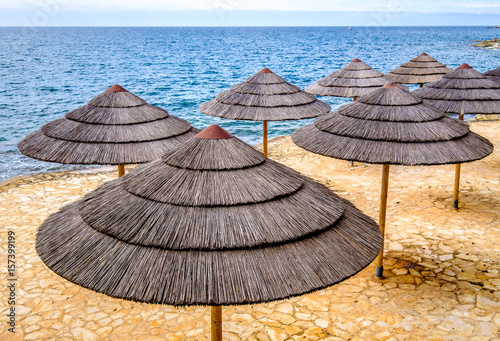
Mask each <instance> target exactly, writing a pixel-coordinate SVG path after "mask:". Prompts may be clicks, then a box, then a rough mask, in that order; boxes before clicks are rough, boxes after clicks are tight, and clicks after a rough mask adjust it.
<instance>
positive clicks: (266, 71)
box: [259, 67, 273, 73]
mask: <svg viewBox="0 0 500 341" xmlns="http://www.w3.org/2000/svg"><path fill="white" fill-rule="evenodd" d="M259 73H273V72H272V71H271V70H269V69H268V68H267V67H265V68H263V69H262V70H260V71H259Z"/></svg>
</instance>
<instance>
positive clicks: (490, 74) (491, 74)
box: [484, 66, 500, 83]
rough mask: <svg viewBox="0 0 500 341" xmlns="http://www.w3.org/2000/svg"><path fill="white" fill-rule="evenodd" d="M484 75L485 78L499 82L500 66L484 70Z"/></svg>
mask: <svg viewBox="0 0 500 341" xmlns="http://www.w3.org/2000/svg"><path fill="white" fill-rule="evenodd" d="M484 75H485V76H486V78H488V79H491V80H492V81H495V82H497V83H498V82H500V66H499V67H497V68H496V69H493V70H490V71H486V72H485V73H484Z"/></svg>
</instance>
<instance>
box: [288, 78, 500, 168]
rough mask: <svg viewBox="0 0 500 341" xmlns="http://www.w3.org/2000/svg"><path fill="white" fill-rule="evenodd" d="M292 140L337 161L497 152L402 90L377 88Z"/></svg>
mask: <svg viewBox="0 0 500 341" xmlns="http://www.w3.org/2000/svg"><path fill="white" fill-rule="evenodd" d="M413 116H415V117H413ZM292 140H293V142H294V143H296V144H297V145H299V146H300V147H302V148H304V149H307V150H309V151H312V152H314V153H317V154H321V155H326V156H330V157H335V158H338V159H344V160H354V161H360V162H368V163H378V164H397V165H409V166H416V165H439V164H448V163H462V162H470V161H474V160H478V159H481V158H483V157H485V156H487V155H489V154H490V153H491V152H492V151H493V145H492V144H491V143H490V142H489V141H488V140H486V139H484V138H482V137H480V136H478V135H476V134H474V133H472V132H470V131H469V127H468V125H467V124H466V123H463V122H461V121H458V120H456V119H453V118H449V117H446V116H445V115H444V113H443V112H439V111H438V110H437V109H434V108H432V107H431V106H429V105H427V104H424V103H422V100H421V99H419V98H418V97H416V96H414V95H412V94H410V93H408V92H405V91H403V90H401V89H399V88H397V87H388V88H382V89H379V90H376V91H374V92H372V93H371V94H369V95H366V96H363V97H361V98H359V99H358V101H356V102H354V103H351V104H348V105H345V106H343V107H341V108H340V109H339V110H338V111H336V112H333V113H330V114H328V115H325V116H323V117H321V118H319V119H317V120H316V121H315V122H314V123H313V124H310V125H308V126H305V127H302V128H300V129H298V130H296V131H295V132H294V133H293V135H292Z"/></svg>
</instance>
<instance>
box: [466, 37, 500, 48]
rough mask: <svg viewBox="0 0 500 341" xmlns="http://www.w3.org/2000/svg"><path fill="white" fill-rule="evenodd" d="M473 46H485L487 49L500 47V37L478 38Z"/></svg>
mask: <svg viewBox="0 0 500 341" xmlns="http://www.w3.org/2000/svg"><path fill="white" fill-rule="evenodd" d="M472 46H475V47H484V48H487V49H500V39H498V38H494V39H491V40H477V41H476V42H475V43H474V44H472Z"/></svg>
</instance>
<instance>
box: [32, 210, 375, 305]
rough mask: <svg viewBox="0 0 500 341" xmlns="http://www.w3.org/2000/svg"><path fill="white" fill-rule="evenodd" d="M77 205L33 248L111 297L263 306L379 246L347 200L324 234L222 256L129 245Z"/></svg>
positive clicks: (331, 280)
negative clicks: (91, 221)
mask: <svg viewBox="0 0 500 341" xmlns="http://www.w3.org/2000/svg"><path fill="white" fill-rule="evenodd" d="M77 205H78V202H77V203H74V204H71V205H69V206H66V207H65V208H63V209H62V210H61V211H60V212H58V213H56V214H54V215H52V216H51V217H50V218H49V219H48V220H47V221H46V222H45V223H44V224H42V226H41V227H40V229H39V232H38V235H37V241H36V249H37V253H38V254H39V256H40V257H41V258H42V260H43V261H44V263H45V264H46V265H47V266H48V267H50V268H51V269H52V270H53V271H55V272H56V273H58V274H59V275H60V276H62V277H64V278H66V279H68V280H69V281H71V282H73V283H76V284H78V285H81V286H83V287H86V288H89V289H91V290H95V291H98V292H101V293H105V294H106V295H109V296H112V297H117V298H123V299H128V300H133V301H140V302H148V303H161V304H171V305H235V304H250V303H261V302H268V301H273V300H279V299H284V298H287V297H291V296H296V295H301V294H304V293H307V292H311V291H314V290H318V289H322V288H324V287H327V286H330V285H332V284H335V283H338V282H340V281H342V280H345V279H346V278H348V277H350V276H352V275H354V274H355V273H357V272H359V271H360V270H362V269H363V268H364V267H366V266H367V265H368V264H370V262H371V261H372V260H373V259H374V258H375V257H376V255H377V254H378V252H379V250H380V247H381V234H380V230H379V228H378V226H377V225H376V224H375V223H374V222H373V220H371V219H370V218H369V217H367V216H365V215H363V214H362V213H361V212H359V211H358V210H356V209H355V208H353V207H352V205H350V204H349V203H348V202H346V201H345V202H344V208H345V209H344V214H343V216H342V217H341V218H340V219H339V220H337V221H336V223H335V224H334V225H332V226H331V227H330V228H328V229H326V230H325V231H323V232H321V233H317V234H312V235H308V236H307V237H306V238H303V239H300V240H296V241H293V242H289V243H283V244H277V245H270V246H260V247H255V248H248V249H235V250H225V251H205V250H189V251H176V250H168V249H160V248H155V247H145V246H141V245H137V244H130V243H125V242H123V241H120V240H117V239H115V238H113V237H110V236H107V235H105V234H103V233H100V232H98V231H96V230H94V229H92V228H90V227H89V226H88V225H86V224H85V223H84V222H83V220H82V219H81V217H80V216H79V214H78V210H77Z"/></svg>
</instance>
